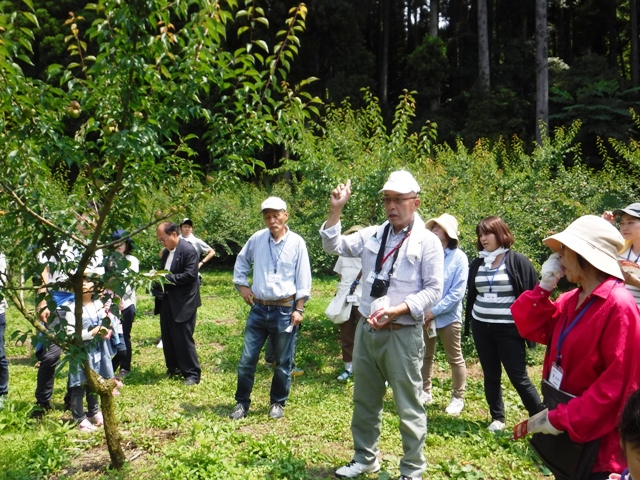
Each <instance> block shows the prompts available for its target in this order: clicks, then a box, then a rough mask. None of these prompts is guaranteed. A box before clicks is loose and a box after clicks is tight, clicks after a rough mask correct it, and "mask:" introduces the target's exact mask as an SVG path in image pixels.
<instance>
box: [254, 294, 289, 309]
mask: <svg viewBox="0 0 640 480" xmlns="http://www.w3.org/2000/svg"><path fill="white" fill-rule="evenodd" d="M295 298H296V296H295V295H291V296H290V297H287V298H283V299H281V300H260V299H259V298H254V299H253V302H254V303H259V304H260V305H266V306H267V307H288V306H290V305H291V304H292V303H293V301H294V300H295Z"/></svg>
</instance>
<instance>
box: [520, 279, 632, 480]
mask: <svg viewBox="0 0 640 480" xmlns="http://www.w3.org/2000/svg"><path fill="white" fill-rule="evenodd" d="M580 291H581V289H580V288H577V289H575V290H571V291H570V292H567V293H564V294H562V295H560V297H558V299H557V300H556V301H555V302H552V301H551V300H550V299H549V295H550V293H549V292H547V291H546V290H544V289H543V288H540V285H537V286H536V287H535V288H534V289H533V290H529V291H527V292H524V293H523V294H522V295H521V296H520V297H519V298H518V299H517V300H516V302H515V303H514V304H513V306H512V307H511V313H512V314H513V318H514V320H515V323H516V327H517V328H518V331H519V332H520V335H522V336H523V337H525V338H527V339H529V340H533V341H535V342H538V343H542V344H545V345H547V346H548V348H547V353H546V355H545V359H544V368H543V372H542V374H543V378H546V379H549V371H550V370H551V366H552V365H553V363H554V362H555V360H556V355H557V350H558V338H559V337H560V334H561V332H562V331H563V325H564V324H565V320H566V326H564V328H567V327H568V326H569V325H570V324H571V322H572V321H573V319H574V318H575V317H576V315H578V314H579V313H580V311H581V310H582V309H583V308H584V307H585V306H586V305H587V304H588V303H589V302H590V300H591V299H592V298H594V297H595V301H594V302H593V303H592V305H591V306H590V307H589V308H588V309H587V310H586V311H585V312H584V314H583V316H582V317H581V318H580V320H579V321H578V322H577V323H576V324H575V326H574V328H573V329H571V330H570V331H569V333H568V334H567V335H566V337H565V340H564V343H563V344H562V350H561V353H562V360H561V367H562V369H563V370H564V374H563V377H562V384H561V385H560V388H561V390H564V391H565V392H568V393H571V394H573V395H576V396H577V398H574V399H573V400H571V401H570V402H569V403H568V404H566V405H559V406H558V408H557V409H555V410H551V411H550V412H549V422H551V424H552V425H553V426H554V427H556V428H557V429H558V430H562V431H566V432H569V437H571V439H572V440H573V441H576V442H581V443H582V442H588V441H591V440H595V439H596V438H601V439H602V440H601V442H600V450H599V451H598V458H597V460H596V463H595V465H594V467H593V470H592V471H594V472H621V471H622V470H624V469H625V468H626V465H627V462H626V461H625V459H624V457H623V455H622V450H621V449H620V437H619V435H618V429H617V427H616V425H617V422H618V418H619V416H620V413H621V412H622V408H623V407H624V404H625V402H626V400H627V397H628V396H629V395H630V394H631V393H633V392H634V391H635V390H636V389H637V388H638V385H639V380H640V378H639V373H640V352H638V348H640V312H639V311H638V306H637V305H636V302H635V300H634V299H633V295H631V293H629V291H628V290H627V289H626V288H625V286H624V283H622V282H619V281H618V280H616V279H615V278H614V277H609V278H608V279H607V280H605V281H604V282H602V283H601V284H600V285H599V286H598V287H597V288H596V289H595V290H594V291H593V293H592V294H591V295H590V296H589V297H588V298H587V299H586V300H585V301H584V302H583V303H582V306H581V308H580V309H579V310H577V311H576V305H577V302H578V294H579V293H580ZM567 317H568V319H567Z"/></svg>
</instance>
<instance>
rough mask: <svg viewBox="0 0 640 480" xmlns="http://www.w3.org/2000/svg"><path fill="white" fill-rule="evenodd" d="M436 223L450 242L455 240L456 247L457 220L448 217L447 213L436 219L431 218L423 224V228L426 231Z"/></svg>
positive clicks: (451, 216)
mask: <svg viewBox="0 0 640 480" xmlns="http://www.w3.org/2000/svg"><path fill="white" fill-rule="evenodd" d="M435 223H437V224H438V225H440V226H441V227H442V229H443V230H444V231H445V232H446V233H447V236H448V237H449V238H450V239H451V240H455V242H456V247H457V246H458V220H456V217H454V216H453V215H449V214H448V213H443V214H442V215H440V216H439V217H437V218H432V219H431V220H429V221H427V223H425V227H427V230H431V229H433V225H434V224H435Z"/></svg>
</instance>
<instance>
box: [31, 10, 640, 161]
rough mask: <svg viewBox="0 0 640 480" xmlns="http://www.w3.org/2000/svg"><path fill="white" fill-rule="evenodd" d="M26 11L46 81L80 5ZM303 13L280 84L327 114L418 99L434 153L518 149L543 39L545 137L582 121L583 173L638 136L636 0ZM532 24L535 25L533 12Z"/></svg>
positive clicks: (531, 111)
mask: <svg viewBox="0 0 640 480" xmlns="http://www.w3.org/2000/svg"><path fill="white" fill-rule="evenodd" d="M33 3H34V7H35V8H36V14H37V16H38V18H39V20H40V28H38V29H35V33H36V41H35V43H34V55H33V63H34V64H33V66H29V65H24V67H25V73H27V74H28V75H32V76H36V77H40V78H44V77H45V71H44V67H45V66H46V65H49V64H51V63H59V64H62V65H66V64H68V63H69V62H70V61H71V59H70V57H69V55H68V53H67V45H66V44H65V41H64V37H65V36H66V35H67V34H68V31H67V30H66V28H67V27H66V26H65V25H64V20H66V19H67V18H68V17H69V12H70V11H80V10H82V9H83V7H84V5H86V2H83V1H78V0H58V1H50V0H36V1H34V2H33ZM305 3H306V5H307V7H308V10H309V15H308V18H307V28H306V31H304V32H301V33H300V36H299V37H300V40H301V46H300V49H299V56H298V57H297V58H296V60H295V62H292V65H291V74H290V75H289V77H288V81H289V82H290V83H291V84H297V83H298V82H299V81H301V80H303V79H306V78H308V77H317V78H318V79H319V81H317V82H315V83H313V84H311V85H310V86H309V87H308V89H309V91H310V92H311V93H313V94H314V95H317V96H319V97H320V98H322V99H323V101H324V102H325V104H331V103H333V104H340V103H341V102H342V101H343V100H345V99H349V100H350V102H351V104H352V105H353V106H354V107H358V106H361V105H362V103H363V98H364V97H363V95H362V94H361V92H360V90H361V89H362V88H364V87H368V88H370V89H371V91H372V92H373V93H374V95H376V96H377V97H378V98H379V99H380V105H381V108H382V111H383V114H384V116H385V118H386V119H387V121H390V119H391V117H392V114H393V106H394V105H395V103H396V99H397V98H398V97H399V96H400V95H401V94H402V92H403V90H404V89H408V90H410V91H411V90H415V91H416V92H417V96H416V112H415V113H416V119H415V121H414V125H416V126H417V127H416V128H419V126H421V125H423V124H424V122H425V121H427V120H429V121H431V122H435V123H436V124H437V125H438V129H437V131H438V142H448V143H450V144H452V143H455V139H456V138H462V139H463V140H464V141H465V143H466V144H467V145H468V146H470V145H472V144H473V143H474V142H475V141H476V140H477V139H478V138H481V137H484V138H489V139H492V140H494V139H497V138H499V137H504V138H507V139H508V138H511V137H512V136H513V135H517V136H518V137H519V138H520V139H522V140H525V142H526V141H528V140H530V139H533V138H535V136H536V130H537V118H539V117H538V116H537V115H536V94H537V93H538V94H539V95H540V94H542V93H543V92H539V91H538V90H539V88H538V89H537V88H536V75H537V72H538V70H537V69H538V68H539V66H537V64H536V49H537V48H540V47H539V46H538V45H540V43H539V42H540V40H541V38H540V37H541V36H543V35H544V36H545V38H544V40H545V42H546V45H547V48H548V56H547V58H548V71H549V74H548V88H547V89H546V90H547V92H548V119H549V131H552V130H553V128H554V127H556V126H560V125H569V124H570V123H571V122H572V121H574V120H576V119H580V120H581V121H582V128H581V130H580V133H579V135H578V138H577V140H578V141H579V142H580V143H581V144H582V155H583V159H584V161H585V162H586V163H587V164H589V165H591V166H594V167H600V166H601V165H602V157H601V155H599V154H598V153H599V152H598V147H597V142H596V140H597V137H598V136H599V137H602V138H616V139H619V140H626V139H628V138H629V136H631V135H633V132H635V128H634V123H633V121H632V116H631V113H630V108H633V107H634V106H635V105H636V103H637V88H638V61H637V57H638V49H637V37H638V33H637V24H638V18H637V12H636V10H637V8H636V5H635V4H636V0H550V1H546V2H544V1H541V0H517V1H513V0H349V1H345V0H308V1H307V2H305ZM254 4H255V5H256V6H259V7H262V8H263V9H264V11H265V17H267V18H268V19H269V21H270V22H271V24H272V25H281V24H282V22H283V21H284V20H285V18H286V16H287V12H288V10H289V8H290V7H292V6H293V3H292V2H291V1H289V0H258V1H256V2H254ZM541 4H542V5H543V6H544V7H545V9H546V11H545V12H544V13H545V14H546V28H543V29H542V30H540V29H538V30H536V6H537V7H538V9H540V7H541ZM537 14H538V21H540V11H538V13H537ZM252 34H255V35H260V36H262V37H264V38H265V39H266V40H267V42H268V43H269V42H271V41H273V39H274V38H275V35H276V29H275V28H267V27H264V26H263V28H261V29H256V30H255V32H252ZM634 38H635V43H634V42H633V39H634ZM228 41H229V42H234V41H235V42H241V40H240V39H237V38H235V39H231V37H230V38H229V40H228ZM487 62H488V63H487ZM481 72H482V73H481ZM634 72H635V73H634ZM483 75H485V76H483ZM192 128H194V129H195V130H197V128H198V126H197V125H193V126H192ZM196 133H197V132H196ZM195 148H196V149H198V146H197V145H196V146H195ZM199 150H200V153H202V156H203V158H200V160H199V161H200V162H201V163H202V164H203V165H206V164H207V161H208V160H207V159H206V158H205V157H206V155H207V153H206V148H204V147H201V148H200V149H199ZM282 155H283V152H282V150H281V149H275V151H274V150H272V147H269V146H266V147H265V151H264V152H262V154H261V156H262V159H263V160H264V161H265V162H266V164H267V166H271V167H273V166H276V165H277V164H278V163H279V160H280V158H281V157H282ZM569 161H570V159H569Z"/></svg>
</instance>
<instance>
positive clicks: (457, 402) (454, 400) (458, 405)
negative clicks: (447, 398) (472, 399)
mask: <svg viewBox="0 0 640 480" xmlns="http://www.w3.org/2000/svg"><path fill="white" fill-rule="evenodd" d="M463 408H464V400H463V399H461V398H458V397H451V403H450V404H449V406H448V407H447V408H445V409H444V411H445V412H447V413H448V414H449V415H460V412H462V409H463Z"/></svg>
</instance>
